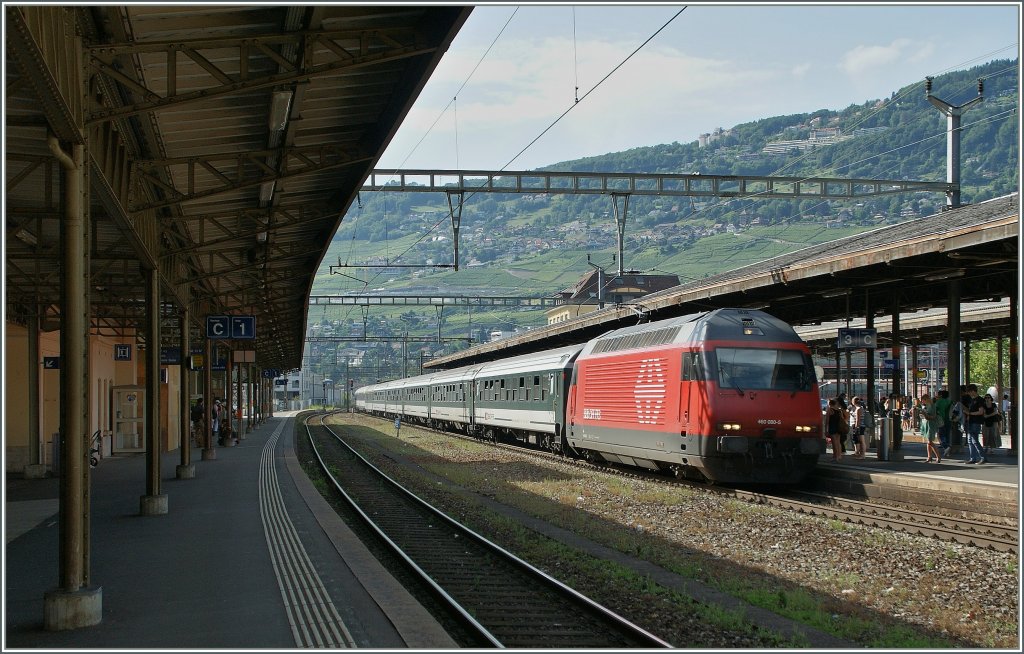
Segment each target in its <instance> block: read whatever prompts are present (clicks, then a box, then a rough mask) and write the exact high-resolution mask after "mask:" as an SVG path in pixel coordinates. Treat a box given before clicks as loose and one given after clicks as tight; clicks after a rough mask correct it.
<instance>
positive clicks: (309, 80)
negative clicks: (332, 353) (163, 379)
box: [4, 4, 472, 370]
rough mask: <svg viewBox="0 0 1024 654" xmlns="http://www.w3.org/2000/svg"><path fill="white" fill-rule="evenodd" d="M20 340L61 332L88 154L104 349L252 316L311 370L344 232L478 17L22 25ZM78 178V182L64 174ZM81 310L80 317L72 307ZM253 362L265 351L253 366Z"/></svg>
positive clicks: (28, 16) (15, 236) (255, 9)
mask: <svg viewBox="0 0 1024 654" xmlns="http://www.w3.org/2000/svg"><path fill="white" fill-rule="evenodd" d="M4 9H5V20H6V33H5V37H6V43H5V45H6V48H5V64H6V73H7V76H6V80H5V85H6V93H5V100H6V103H5V128H6V134H5V136H6V143H5V145H6V149H5V162H4V163H5V172H6V179H5V184H6V187H5V191H6V192H5V203H6V206H5V214H6V232H5V235H6V247H5V275H6V279H5V289H6V299H7V303H6V307H5V308H6V314H7V319H8V320H13V321H27V320H32V319H34V318H36V317H38V318H39V319H40V320H41V324H42V327H43V329H59V328H60V324H61V301H62V285H61V275H60V266H61V245H60V244H61V234H62V232H61V227H62V223H63V218H64V207H65V203H66V199H65V197H64V188H65V179H66V178H67V173H66V170H65V168H66V166H67V163H68V159H67V157H68V156H69V155H70V154H71V153H73V152H74V151H75V148H76V146H81V147H82V148H83V149H84V161H85V164H84V165H85V169H86V175H87V182H86V184H85V186H86V189H85V192H84V194H83V197H85V198H87V203H88V212H87V214H86V215H87V216H88V218H89V220H88V223H87V224H88V236H87V243H88V247H87V251H86V253H85V256H86V257H87V259H88V261H87V263H86V267H85V270H84V271H83V274H85V275H88V282H87V285H86V287H87V295H88V298H87V302H88V304H89V314H90V322H91V325H90V328H91V330H92V331H93V333H108V334H124V333H135V332H136V330H137V329H138V327H139V325H140V324H141V323H142V321H143V320H144V314H145V306H144V305H145V297H146V286H145V275H144V271H145V270H154V269H155V270H157V271H159V283H160V296H161V298H162V301H161V308H160V310H161V313H162V315H163V316H164V320H163V326H162V328H161V333H162V334H163V340H164V341H165V342H166V344H174V343H176V342H177V340H176V339H177V336H176V330H177V327H178V320H177V316H179V315H180V314H181V311H182V309H183V308H186V307H187V308H188V309H189V315H190V319H191V328H192V330H193V332H194V334H193V336H194V337H201V336H204V335H205V332H204V331H203V329H204V321H205V318H206V316H208V315H229V316H254V317H255V329H256V341H255V350H256V351H257V353H258V354H257V356H258V359H259V361H260V363H261V364H262V365H263V366H264V367H272V368H278V369H282V370H287V369H291V368H296V367H298V366H299V365H300V363H301V359H302V349H303V337H304V333H305V324H306V312H307V308H308V301H307V298H308V296H309V294H310V291H311V288H312V283H313V278H314V275H315V274H316V271H317V269H318V267H319V265H320V262H321V260H322V259H323V257H324V255H325V254H326V251H327V247H328V245H329V243H330V241H331V238H332V236H333V235H334V232H335V231H336V229H337V227H338V225H339V223H340V222H341V220H342V217H343V216H344V215H345V212H346V211H347V209H348V208H349V206H350V205H351V204H352V203H353V202H354V200H355V198H356V193H357V192H358V190H359V188H360V186H361V185H362V183H363V181H364V180H365V179H366V177H367V174H368V173H369V171H370V170H372V169H373V166H374V164H375V163H376V162H377V161H378V159H379V158H380V156H381V155H382V153H383V151H384V149H385V148H386V147H387V145H388V143H389V141H390V140H391V138H392V137H393V135H394V134H395V132H396V130H397V128H398V126H399V124H400V123H401V121H402V119H403V118H404V117H405V115H406V114H407V112H408V111H409V109H410V108H411V106H412V104H413V102H414V101H415V99H416V97H417V95H418V94H419V92H420V91H421V90H422V88H423V86H424V84H425V83H426V80H427V79H428V77H429V76H430V74H431V73H432V72H433V70H434V69H435V67H436V66H437V64H438V62H439V60H440V58H441V57H442V55H443V54H444V53H445V51H446V50H447V48H448V46H449V45H450V43H451V41H452V39H453V38H454V36H455V35H456V33H457V32H458V30H459V28H460V27H461V26H462V24H463V23H464V22H465V20H466V18H467V17H468V16H469V14H470V12H471V11H472V8H471V7H460V6H421V5H397V4H391V5H376V6H360V5H353V4H322V5H311V6H302V5H269V4H250V5H221V4H196V5H175V4H159V5H151V4H150V5H147V4H125V5H96V6H84V5H78V6H27V5H26V6H14V5H6V6H5V8H4ZM62 162H63V163H62ZM65 299H66V298H65ZM250 347H251V346H250Z"/></svg>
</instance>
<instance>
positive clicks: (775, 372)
mask: <svg viewBox="0 0 1024 654" xmlns="http://www.w3.org/2000/svg"><path fill="white" fill-rule="evenodd" d="M715 358H716V359H717V363H718V385H719V387H720V388H735V389H737V390H740V391H746V390H778V391H809V390H811V387H812V384H813V383H814V367H813V365H812V362H811V359H810V357H809V356H807V355H806V354H804V353H803V352H800V351H798V350H769V349H760V348H731V347H720V348H717V349H716V350H715Z"/></svg>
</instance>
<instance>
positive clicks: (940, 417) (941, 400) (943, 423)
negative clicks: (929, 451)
mask: <svg viewBox="0 0 1024 654" xmlns="http://www.w3.org/2000/svg"><path fill="white" fill-rule="evenodd" d="M933 404H934V406H935V426H936V428H937V429H938V432H939V447H940V448H941V449H940V451H941V452H942V456H949V405H950V404H951V402H950V399H949V391H947V390H946V389H942V390H941V391H939V392H938V393H937V394H936V396H935V402H933Z"/></svg>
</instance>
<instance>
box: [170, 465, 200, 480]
mask: <svg viewBox="0 0 1024 654" xmlns="http://www.w3.org/2000/svg"><path fill="white" fill-rule="evenodd" d="M174 475H175V477H177V478H178V479H195V478H196V464H194V463H189V464H185V465H179V466H177V467H176V468H175V469H174Z"/></svg>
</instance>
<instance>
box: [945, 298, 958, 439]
mask: <svg viewBox="0 0 1024 654" xmlns="http://www.w3.org/2000/svg"><path fill="white" fill-rule="evenodd" d="M946 321H947V324H948V325H949V330H948V332H947V336H946V384H948V386H949V400H950V401H951V402H959V401H960V280H959V279H951V280H949V304H948V305H947V308H946ZM960 438H961V434H960V428H959V427H958V426H957V425H950V427H949V443H950V454H956V453H957V452H959V451H960V446H961V440H960Z"/></svg>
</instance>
